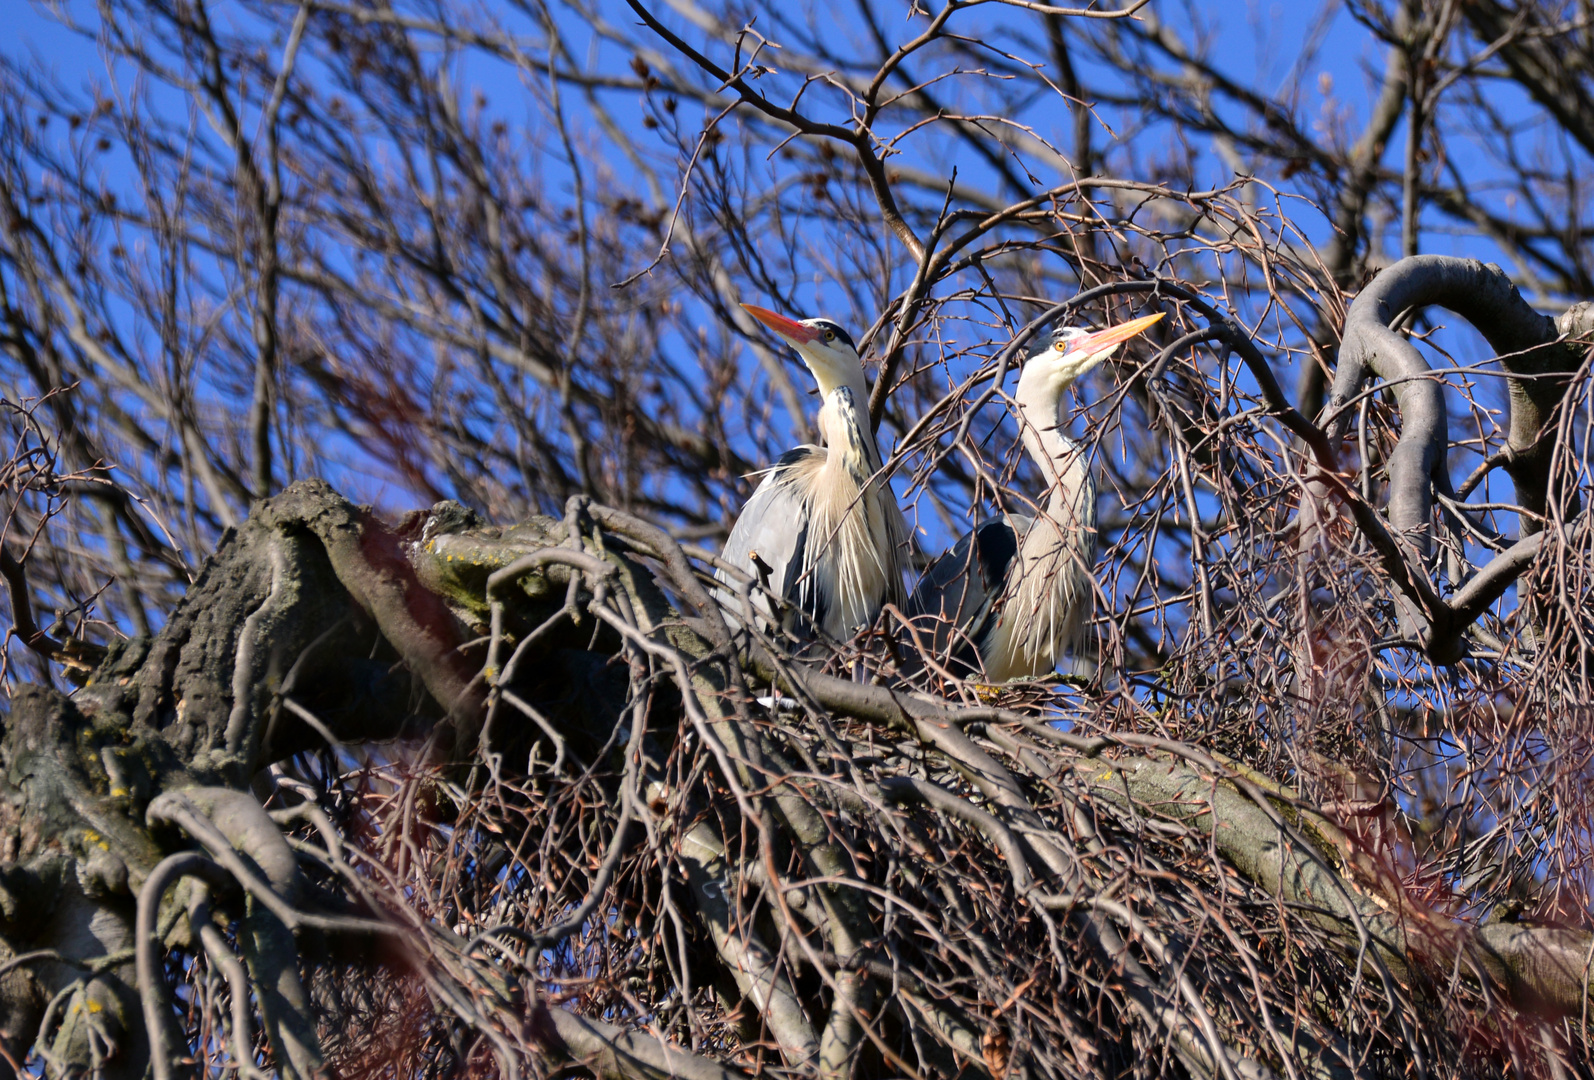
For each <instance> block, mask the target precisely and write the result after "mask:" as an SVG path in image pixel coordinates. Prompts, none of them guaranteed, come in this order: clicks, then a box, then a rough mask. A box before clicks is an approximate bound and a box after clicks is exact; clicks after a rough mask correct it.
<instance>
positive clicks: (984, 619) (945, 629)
mask: <svg viewBox="0 0 1594 1080" xmlns="http://www.w3.org/2000/svg"><path fill="white" fill-rule="evenodd" d="M1029 523H1030V521H1029V519H1028V518H1024V517H1019V516H1017V515H1014V516H1013V517H1011V518H990V519H989V520H986V521H983V522H981V523H980V524H979V525H977V526H976V527H975V528H974V531H973V532H970V533H968V534H966V535H965V536H964V537H963V538H962V539H961V540H959V541H958V542H957V544H956V545H955V546H954V547H953V548H952V550H951V551H949V552H947V553H946V554H945V555H942V556H941V557H940V558H939V559H937V560H936V561H935V562H934V563H932V564H931V565H930V568H929V569H928V570H926V571H925V572H924V577H922V578H920V579H919V584H918V585H917V586H915V587H914V590H913V596H912V597H910V598H909V600H908V615H909V617H912V618H915V619H917V618H918V617H920V616H927V617H928V618H930V619H933V620H934V623H933V628H934V632H935V649H936V652H938V653H944V652H946V651H947V647H948V645H949V644H951V643H952V642H953V640H954V638H956V639H957V640H958V641H959V644H958V645H957V646H956V647H954V648H953V649H952V650H951V651H952V654H953V657H954V658H955V659H962V660H964V661H965V662H967V661H970V660H972V659H973V657H972V655H964V654H966V653H970V654H971V653H972V652H973V646H976V645H978V644H980V643H981V642H982V641H983V640H984V637H985V633H986V631H987V629H988V628H989V624H990V621H991V614H992V611H993V610H994V609H995V607H996V602H997V601H998V600H999V599H1001V596H1002V591H1003V589H1004V588H1005V587H1006V584H1007V575H1008V573H1009V571H1010V570H1011V569H1012V565H1013V560H1014V558H1015V557H1016V556H1017V555H1018V545H1019V542H1020V539H1021V536H1022V532H1023V530H1025V529H1026V528H1027V527H1028V525H1029ZM971 666H973V665H972V664H971Z"/></svg>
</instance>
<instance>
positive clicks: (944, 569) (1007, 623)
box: [908, 313, 1162, 682]
mask: <svg viewBox="0 0 1594 1080" xmlns="http://www.w3.org/2000/svg"><path fill="white" fill-rule="evenodd" d="M1160 318H1162V315H1161V314H1160V313H1159V314H1156V315H1147V316H1145V317H1144V318H1139V319H1132V320H1130V321H1129V322H1126V323H1124V324H1123V325H1121V326H1114V327H1111V328H1109V329H1106V330H1083V329H1078V328H1073V327H1069V328H1065V329H1062V330H1059V331H1058V332H1057V333H1056V334H1055V335H1054V336H1053V338H1052V341H1051V344H1050V345H1049V346H1048V347H1047V348H1046V349H1044V350H1042V351H1041V352H1039V353H1037V354H1036V355H1034V356H1032V357H1030V359H1029V360H1028V361H1026V362H1025V364H1024V369H1023V372H1022V373H1021V374H1020V376H1019V380H1018V392H1017V393H1016V394H1015V395H1014V397H1015V400H1016V401H1017V403H1018V420H1019V428H1020V437H1021V438H1022V439H1023V443H1024V449H1025V450H1026V451H1028V452H1029V456H1030V458H1031V459H1033V460H1034V462H1035V463H1036V464H1037V465H1038V466H1040V470H1041V475H1043V476H1044V477H1046V479H1047V480H1048V482H1049V489H1050V498H1049V499H1047V501H1046V505H1045V509H1044V511H1043V512H1042V514H1041V515H1040V516H1039V517H1030V516H1029V515H1027V514H1004V515H1003V516H1001V517H998V518H991V519H989V520H986V521H983V522H981V523H980V524H979V525H978V526H976V527H975V529H974V531H973V532H970V533H968V534H967V535H966V536H964V537H963V538H962V539H961V540H959V541H958V542H957V545H956V546H955V547H953V549H952V550H951V551H949V552H947V553H946V554H945V555H943V556H941V557H940V558H939V559H937V560H936V561H935V562H934V563H933V564H932V565H931V567H930V569H929V570H927V571H925V574H924V577H923V578H922V579H921V580H920V581H919V584H918V586H917V587H916V588H915V589H914V590H913V597H912V598H911V599H910V600H909V601H908V614H909V616H910V617H912V618H913V619H914V621H915V623H920V622H921V620H923V621H924V622H926V623H928V624H929V625H930V628H931V631H932V636H933V641H934V647H935V652H936V653H937V654H938V655H941V656H946V657H948V659H950V660H951V661H952V663H953V666H954V668H956V669H960V670H961V671H965V672H979V671H983V673H984V677H985V678H986V679H988V680H990V681H991V682H1006V681H1008V680H1010V679H1022V678H1029V677H1033V676H1037V675H1046V674H1048V673H1050V672H1051V671H1053V670H1054V669H1055V668H1056V666H1057V661H1058V660H1059V659H1060V658H1061V657H1062V654H1063V650H1064V649H1066V648H1067V647H1068V646H1069V645H1071V644H1073V643H1074V639H1075V638H1077V637H1078V634H1079V631H1080V628H1081V625H1082V623H1083V619H1084V616H1085V615H1086V614H1087V613H1088V612H1089V610H1090V567H1091V559H1092V556H1093V554H1094V551H1095V542H1096V484H1095V481H1094V480H1092V479H1091V475H1090V468H1089V465H1088V464H1087V463H1086V461H1085V451H1084V448H1083V447H1081V446H1079V445H1078V444H1077V443H1075V442H1074V441H1073V440H1071V439H1069V438H1068V436H1066V435H1065V434H1063V432H1064V431H1065V430H1066V427H1067V423H1068V418H1067V417H1066V416H1065V415H1064V412H1063V408H1062V405H1063V394H1064V392H1065V391H1067V389H1068V388H1069V387H1070V386H1072V385H1073V384H1074V383H1075V382H1076V381H1077V380H1078V379H1079V377H1080V376H1082V375H1084V374H1085V372H1087V371H1089V370H1090V369H1091V368H1093V367H1095V366H1096V365H1097V364H1099V363H1101V362H1102V361H1103V360H1105V359H1107V357H1109V356H1111V355H1112V354H1113V353H1114V352H1116V351H1117V350H1118V347H1119V346H1120V345H1122V344H1123V343H1124V342H1125V341H1127V340H1129V339H1130V338H1132V337H1134V336H1135V335H1136V334H1139V333H1141V332H1142V331H1143V330H1145V329H1146V328H1147V327H1149V326H1151V324H1152V323H1154V322H1156V321H1157V320H1158V319H1160ZM932 620H933V621H932Z"/></svg>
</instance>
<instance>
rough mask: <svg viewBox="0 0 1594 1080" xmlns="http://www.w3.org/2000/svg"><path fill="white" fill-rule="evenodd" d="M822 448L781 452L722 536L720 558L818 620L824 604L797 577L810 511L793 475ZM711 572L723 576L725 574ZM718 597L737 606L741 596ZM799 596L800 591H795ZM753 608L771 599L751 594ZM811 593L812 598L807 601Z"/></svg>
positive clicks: (762, 606)
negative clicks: (726, 534) (722, 547)
mask: <svg viewBox="0 0 1594 1080" xmlns="http://www.w3.org/2000/svg"><path fill="white" fill-rule="evenodd" d="M820 453H821V451H820V450H819V449H818V448H817V447H813V446H799V447H798V448H797V449H795V450H790V451H787V452H786V453H785V454H782V455H781V458H780V460H779V461H777V462H776V463H775V465H774V467H773V468H771V469H770V470H769V472H768V473H767V474H765V476H764V480H763V482H762V483H761V484H759V485H758V489H757V490H756V491H754V492H753V494H752V497H751V498H749V499H748V500H747V505H745V506H743V507H742V512H741V514H740V515H739V516H738V517H737V518H736V524H735V525H734V526H732V528H731V535H730V536H729V537H728V538H727V539H726V541H725V549H724V551H723V552H722V553H721V556H720V557H721V558H723V559H724V560H725V561H726V562H728V563H730V564H731V565H732V566H736V567H739V568H741V569H742V570H745V571H746V572H747V573H748V574H750V575H751V576H752V578H753V580H754V581H755V582H759V583H760V584H762V585H764V586H765V587H766V588H767V589H768V590H769V591H770V592H773V593H775V594H776V595H778V596H782V597H785V598H786V599H787V600H789V601H791V602H792V603H794V604H796V605H797V606H798V607H800V608H802V609H803V610H804V611H807V612H808V613H809V615H810V617H812V618H813V619H814V620H815V621H816V622H818V621H821V620H822V619H823V612H822V611H815V610H813V609H814V608H816V607H819V606H822V605H821V604H820V603H818V601H817V590H816V589H814V588H813V587H812V585H811V583H810V582H808V581H803V580H800V579H801V578H802V573H803V569H804V566H805V558H804V556H805V554H806V548H807V544H808V522H809V517H810V515H809V512H808V508H807V505H806V504H805V502H804V500H803V498H802V495H801V494H800V490H799V487H798V485H797V484H796V482H795V481H796V479H797V477H798V476H799V475H800V472H801V467H802V466H803V465H805V464H808V463H810V459H811V458H813V457H814V456H815V455H818V454H820ZM714 576H715V577H717V578H719V579H720V580H721V581H724V580H725V579H726V575H725V574H724V573H720V572H717V573H716V574H715V575H714ZM717 591H718V593H719V595H720V598H721V600H722V601H723V602H725V603H726V604H727V605H728V606H729V607H730V609H731V611H732V612H735V611H736V610H737V606H738V603H739V601H737V600H736V598H735V593H734V592H733V591H732V590H730V589H720V590H717ZM799 592H800V593H802V594H803V595H801V596H799V595H798V594H799ZM754 596H755V601H754V602H755V605H756V607H757V609H758V610H759V611H760V612H762V613H763V614H765V615H768V614H769V604H768V602H767V601H766V600H764V599H762V598H761V597H759V596H758V594H757V592H756V590H755V593H754ZM810 598H812V601H813V602H805V601H809V600H810Z"/></svg>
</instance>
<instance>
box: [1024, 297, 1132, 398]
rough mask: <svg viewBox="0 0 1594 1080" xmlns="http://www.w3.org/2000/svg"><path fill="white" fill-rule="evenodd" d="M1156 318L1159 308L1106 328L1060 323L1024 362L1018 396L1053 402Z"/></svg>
mask: <svg viewBox="0 0 1594 1080" xmlns="http://www.w3.org/2000/svg"><path fill="white" fill-rule="evenodd" d="M1160 318H1162V312H1160V311H1159V312H1158V313H1157V314H1155V315H1146V316H1144V317H1142V318H1139V319H1130V320H1129V321H1128V322H1126V323H1123V324H1122V325H1120V326H1112V327H1108V328H1107V329H1106V330H1091V329H1087V328H1084V327H1077V326H1067V327H1063V328H1062V329H1060V330H1058V331H1057V332H1056V333H1054V334H1053V335H1052V340H1051V344H1049V345H1048V346H1047V347H1046V348H1045V349H1042V350H1041V351H1040V352H1038V353H1036V354H1035V355H1033V356H1031V357H1030V358H1029V359H1028V360H1026V361H1025V362H1024V370H1023V372H1022V373H1021V374H1020V375H1019V379H1018V387H1019V397H1020V399H1021V400H1026V401H1030V402H1034V403H1036V404H1039V403H1041V402H1045V401H1051V402H1056V401H1057V400H1059V399H1060V398H1061V397H1062V396H1063V392H1064V391H1065V390H1067V389H1068V388H1069V387H1070V386H1072V385H1073V384H1074V383H1075V382H1077V381H1078V380H1079V378H1080V377H1081V376H1082V375H1084V374H1085V373H1086V372H1087V371H1089V370H1090V369H1091V368H1093V367H1095V366H1096V365H1097V364H1099V363H1101V362H1102V361H1103V360H1105V359H1107V358H1108V357H1109V356H1111V355H1112V354H1113V353H1115V352H1117V351H1118V348H1119V346H1121V345H1122V344H1123V343H1124V342H1126V341H1128V340H1129V339H1130V338H1132V337H1134V336H1135V335H1136V334H1139V333H1141V332H1142V331H1144V330H1145V329H1146V328H1147V327H1149V326H1151V324H1152V323H1154V322H1156V321H1157V320H1158V319H1160Z"/></svg>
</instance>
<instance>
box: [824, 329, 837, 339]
mask: <svg viewBox="0 0 1594 1080" xmlns="http://www.w3.org/2000/svg"><path fill="white" fill-rule="evenodd" d="M825 340H826V341H835V340H836V332H835V331H834V330H826V331H825Z"/></svg>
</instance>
